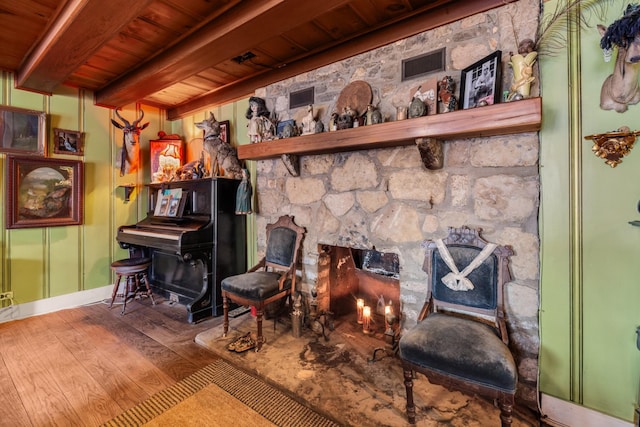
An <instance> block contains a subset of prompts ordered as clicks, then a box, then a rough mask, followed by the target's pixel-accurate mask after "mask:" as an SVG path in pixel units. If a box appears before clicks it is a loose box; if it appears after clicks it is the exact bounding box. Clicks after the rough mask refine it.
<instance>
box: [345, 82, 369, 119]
mask: <svg viewBox="0 0 640 427" xmlns="http://www.w3.org/2000/svg"><path fill="white" fill-rule="evenodd" d="M372 100H373V92H372V91H371V86H369V83H367V82H365V81H364V80H356V81H355V82H351V83H349V84H348V85H347V86H345V88H344V89H342V92H340V96H338V101H337V102H336V112H337V113H338V114H342V113H343V112H344V109H345V108H346V107H351V108H352V109H353V110H355V111H356V113H357V114H358V115H362V114H363V113H364V112H365V111H366V110H367V105H369V104H371V101H372Z"/></svg>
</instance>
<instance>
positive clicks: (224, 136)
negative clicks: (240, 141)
mask: <svg viewBox="0 0 640 427" xmlns="http://www.w3.org/2000/svg"><path fill="white" fill-rule="evenodd" d="M220 139H221V140H222V142H226V143H227V144H230V143H231V128H230V127H229V120H224V121H222V122H220Z"/></svg>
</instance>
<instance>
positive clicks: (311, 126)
mask: <svg viewBox="0 0 640 427" xmlns="http://www.w3.org/2000/svg"><path fill="white" fill-rule="evenodd" d="M315 131H316V118H315V117H314V116H313V105H311V104H309V105H307V114H306V115H305V116H304V117H303V118H302V132H301V135H309V134H312V133H315Z"/></svg>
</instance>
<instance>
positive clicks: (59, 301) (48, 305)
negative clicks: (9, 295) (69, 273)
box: [0, 285, 113, 323]
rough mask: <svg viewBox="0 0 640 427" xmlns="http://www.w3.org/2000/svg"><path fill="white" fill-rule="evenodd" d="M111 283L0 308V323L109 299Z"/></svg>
mask: <svg viewBox="0 0 640 427" xmlns="http://www.w3.org/2000/svg"><path fill="white" fill-rule="evenodd" d="M112 291H113V285H108V286H103V287H101V288H96V289H89V290H87V291H80V292H74V293H72V294H66V295H60V296H57V297H52V298H46V299H41V300H37V301H32V302H26V303H23V304H14V305H11V306H9V307H3V308H0V323H3V322H9V321H12V320H19V319H25V318H27V317H31V316H37V315H40V314H46V313H52V312H54V311H58V310H63V309H65V308H73V307H79V306H81V305H86V304H92V303H96V302H99V301H102V300H104V299H107V298H108V299H109V300H110V299H111V292H112Z"/></svg>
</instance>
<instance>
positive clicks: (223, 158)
mask: <svg viewBox="0 0 640 427" xmlns="http://www.w3.org/2000/svg"><path fill="white" fill-rule="evenodd" d="M194 125H195V126H196V127H197V128H198V129H202V130H204V149H205V151H206V152H207V154H208V155H209V160H210V161H211V167H212V168H213V167H214V165H215V164H217V165H219V166H220V167H221V168H222V170H223V171H224V176H228V177H230V178H233V179H241V178H242V166H241V165H240V161H239V160H238V153H237V152H236V149H235V148H233V147H232V146H231V145H230V144H228V143H227V142H224V141H223V140H221V139H220V123H219V122H218V121H217V120H216V118H215V116H214V115H213V113H212V112H209V118H207V119H205V120H203V121H201V122H198V123H194Z"/></svg>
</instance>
